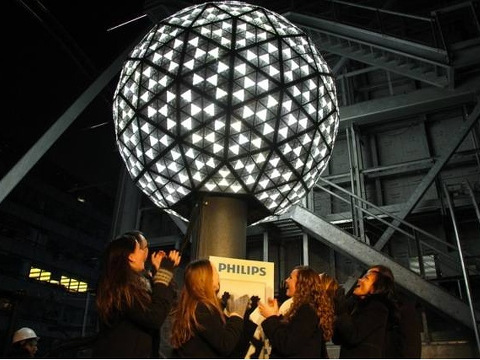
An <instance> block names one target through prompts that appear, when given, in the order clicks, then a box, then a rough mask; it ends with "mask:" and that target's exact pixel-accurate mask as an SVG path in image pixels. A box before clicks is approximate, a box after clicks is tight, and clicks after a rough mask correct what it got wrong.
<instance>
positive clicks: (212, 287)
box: [184, 259, 220, 300]
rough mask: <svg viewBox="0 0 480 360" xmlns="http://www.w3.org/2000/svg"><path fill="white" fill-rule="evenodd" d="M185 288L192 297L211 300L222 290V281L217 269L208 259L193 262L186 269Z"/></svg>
mask: <svg viewBox="0 0 480 360" xmlns="http://www.w3.org/2000/svg"><path fill="white" fill-rule="evenodd" d="M184 286H185V289H186V291H187V292H188V293H189V294H190V296H191V297H193V298H195V299H197V300H201V299H205V298H206V299H211V298H214V297H216V295H217V293H218V291H219V290H220V281H219V276H218V271H217V269H216V267H215V266H214V265H213V264H212V263H211V262H210V261H209V260H206V259H201V260H196V261H193V262H191V263H190V264H188V265H187V267H186V268H185V275H184Z"/></svg>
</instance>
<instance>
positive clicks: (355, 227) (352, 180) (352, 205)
mask: <svg viewBox="0 0 480 360" xmlns="http://www.w3.org/2000/svg"><path fill="white" fill-rule="evenodd" d="M345 131H346V134H347V151H348V160H349V163H350V186H351V188H352V193H354V194H355V178H354V176H353V173H354V163H353V157H352V144H351V143H350V131H351V130H350V128H346V129H345ZM350 211H351V213H352V227H353V235H355V236H356V237H358V224H357V219H356V218H357V216H356V211H355V201H354V200H353V198H352V197H350Z"/></svg>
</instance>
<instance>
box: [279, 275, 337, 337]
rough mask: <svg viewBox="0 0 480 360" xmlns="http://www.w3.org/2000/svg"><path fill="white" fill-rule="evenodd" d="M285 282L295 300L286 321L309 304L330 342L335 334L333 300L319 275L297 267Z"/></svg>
mask: <svg viewBox="0 0 480 360" xmlns="http://www.w3.org/2000/svg"><path fill="white" fill-rule="evenodd" d="M285 282H286V285H287V295H288V296H291V297H292V298H293V303H292V306H291V307H290V309H289V310H288V311H287V313H286V314H285V320H286V321H290V320H291V319H292V318H293V316H294V315H295V313H296V312H297V310H298V309H299V308H300V307H301V306H303V305H305V304H308V305H310V306H311V307H312V308H313V309H315V311H316V313H317V316H318V319H319V326H321V328H322V330H323V336H324V339H325V340H329V339H330V338H331V336H332V332H333V318H334V309H333V300H332V297H330V296H329V295H327V292H326V291H325V289H324V288H323V286H322V284H321V280H320V276H319V274H318V273H317V272H316V271H315V270H313V269H312V268H310V267H308V266H297V267H295V268H294V269H293V270H292V272H291V273H290V276H289V277H288V279H287V280H286V281H285Z"/></svg>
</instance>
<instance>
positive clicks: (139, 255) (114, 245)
mask: <svg viewBox="0 0 480 360" xmlns="http://www.w3.org/2000/svg"><path fill="white" fill-rule="evenodd" d="M147 245H148V244H147V241H146V239H145V237H144V236H143V234H142V233H141V232H133V233H132V232H130V233H125V234H123V235H121V236H120V237H118V238H116V239H115V240H113V241H112V242H110V243H109V244H108V246H107V248H106V250H105V254H104V263H103V271H102V274H101V276H100V280H99V283H98V286H97V294H96V305H97V311H98V315H99V317H100V332H99V336H98V340H97V342H96V344H95V347H94V350H93V357H94V358H150V357H154V358H158V357H159V356H158V344H159V330H160V327H161V326H162V324H163V322H164V321H165V319H166V317H167V315H168V313H169V311H170V309H171V304H172V301H173V297H174V290H173V287H172V286H171V285H170V281H171V279H172V277H173V271H174V268H175V267H176V266H178V264H179V263H180V255H179V253H178V251H176V250H172V251H170V253H169V254H168V256H167V255H166V254H165V253H164V252H163V251H159V252H155V253H153V254H152V255H151V262H152V266H153V270H154V272H155V273H154V274H153V279H152V282H153V284H151V286H150V284H147V282H146V281H147V279H146V278H145V277H144V271H145V261H146V259H147V257H148V246H147Z"/></svg>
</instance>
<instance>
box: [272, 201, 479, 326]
mask: <svg viewBox="0 0 480 360" xmlns="http://www.w3.org/2000/svg"><path fill="white" fill-rule="evenodd" d="M287 219H289V220H293V221H294V222H295V223H297V224H298V225H299V226H301V228H302V229H303V231H305V232H307V233H308V234H309V235H310V236H312V237H313V238H315V239H317V240H319V241H321V242H323V243H325V244H326V245H328V246H330V247H332V248H333V249H335V250H336V251H338V252H340V253H342V254H344V255H346V256H348V257H353V258H355V259H357V260H358V261H360V262H362V263H364V264H368V265H370V264H373V263H375V264H384V265H386V266H388V267H390V268H391V269H392V271H393V273H394V274H395V279H396V281H397V282H398V284H399V285H400V286H402V287H403V288H404V289H406V290H408V291H410V292H412V293H413V294H415V295H416V296H418V297H419V298H421V299H422V300H424V301H425V302H427V303H428V304H430V305H432V306H434V307H435V308H437V309H438V310H440V311H442V312H443V313H445V314H446V315H448V316H450V317H452V318H454V319H456V320H458V321H459V322H461V323H462V324H464V325H466V326H468V327H470V328H473V322H472V317H471V312H470V308H469V306H468V304H466V303H465V302H463V301H462V300H460V299H459V298H457V297H455V296H453V295H451V294H450V293H448V292H447V291H445V290H443V289H442V288H440V287H438V286H436V285H433V284H432V283H430V282H429V281H427V280H425V279H423V278H422V277H421V276H419V275H418V274H416V273H414V272H413V271H411V270H410V269H407V268H405V267H403V266H402V265H400V264H398V263H397V262H395V261H394V260H393V259H391V258H390V257H388V256H387V255H386V254H384V253H382V252H380V251H377V250H375V249H374V248H372V247H371V246H369V245H367V244H365V243H363V242H361V241H359V240H358V239H357V238H355V237H354V236H352V235H351V234H349V233H347V232H345V231H343V230H341V229H340V228H338V227H337V226H335V225H332V224H330V223H329V222H328V221H326V220H324V219H322V218H321V217H319V216H317V215H315V214H314V213H312V212H311V211H309V210H307V209H305V208H303V207H300V206H296V207H294V208H293V209H292V210H291V211H290V212H289V213H287V214H285V215H283V216H281V217H280V219H279V220H281V221H284V220H287ZM475 314H476V316H477V317H478V316H479V315H480V313H479V312H478V311H476V312H475Z"/></svg>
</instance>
